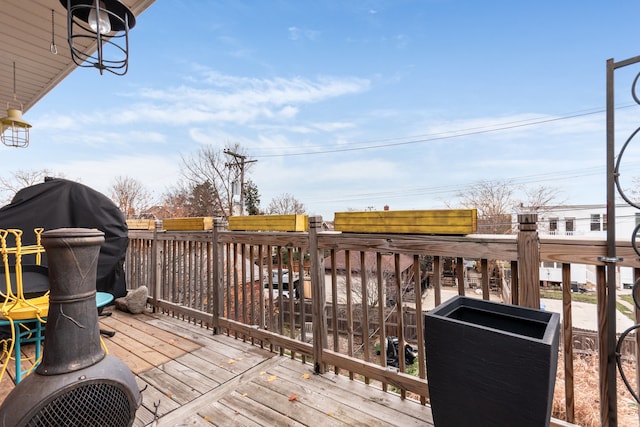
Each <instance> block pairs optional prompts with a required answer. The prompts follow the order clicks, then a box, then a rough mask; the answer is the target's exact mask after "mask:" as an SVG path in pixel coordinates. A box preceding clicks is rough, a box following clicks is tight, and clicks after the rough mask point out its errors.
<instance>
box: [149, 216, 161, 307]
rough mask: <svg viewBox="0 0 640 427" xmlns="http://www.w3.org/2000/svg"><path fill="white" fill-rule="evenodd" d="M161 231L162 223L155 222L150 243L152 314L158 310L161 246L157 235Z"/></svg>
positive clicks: (159, 221)
mask: <svg viewBox="0 0 640 427" xmlns="http://www.w3.org/2000/svg"><path fill="white" fill-rule="evenodd" d="M160 231H162V221H161V220H156V221H155V222H154V227H153V240H152V241H151V284H152V286H151V290H150V291H151V302H152V306H153V312H154V313H155V312H156V310H157V309H158V300H159V299H160V296H161V295H162V294H161V288H162V271H163V267H164V266H163V261H162V245H161V244H160V243H159V242H158V233H159V232H160Z"/></svg>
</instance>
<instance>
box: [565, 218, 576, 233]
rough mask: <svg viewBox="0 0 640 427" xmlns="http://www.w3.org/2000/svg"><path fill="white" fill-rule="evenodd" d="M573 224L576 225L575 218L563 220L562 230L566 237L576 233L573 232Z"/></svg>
mask: <svg viewBox="0 0 640 427" xmlns="http://www.w3.org/2000/svg"><path fill="white" fill-rule="evenodd" d="M575 223H576V219H575V218H565V219H564V229H565V230H566V233H567V235H569V236H571V235H573V232H574V231H576V230H575Z"/></svg>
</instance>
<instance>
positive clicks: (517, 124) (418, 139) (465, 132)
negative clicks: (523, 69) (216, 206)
mask: <svg viewBox="0 0 640 427" xmlns="http://www.w3.org/2000/svg"><path fill="white" fill-rule="evenodd" d="M636 105H637V104H628V105H622V106H619V107H616V109H617V110H620V109H623V108H629V107H633V106H636ZM605 111H606V110H605V109H597V110H583V111H578V112H575V113H569V114H567V115H564V116H560V117H553V118H545V119H539V120H534V119H526V120H517V121H513V122H505V123H502V124H499V125H497V126H495V127H489V126H482V127H476V128H467V129H461V130H454V131H447V132H440V133H436V134H427V135H416V136H408V137H397V138H387V139H380V140H371V141H366V142H353V143H341V144H340V146H341V148H334V149H330V150H316V151H302V152H297V153H282V152H280V153H278V154H262V155H254V156H253V157H260V158H268V157H293V156H311V155H318V154H330V153H343V152H350V151H364V150H375V149H379V148H389V147H397V146H402V145H412V144H420V143H424V142H432V141H440V140H446V139H452V138H460V137H464V136H472V135H481V134H487V133H493V132H500V131H504V130H510V129H516V128H522V127H528V126H536V125H540V124H546V123H552V122H557V121H562V120H571V119H575V118H578V117H585V116H590V115H595V114H601V113H604V112H605ZM405 139H409V140H408V141H398V140H405ZM392 141H397V142H392ZM358 144H373V145H365V146H360V147H353V145H358ZM345 145H349V146H346V147H345ZM316 147H324V146H316ZM287 148H289V147H280V148H272V149H273V150H283V149H287ZM305 148H306V149H309V148H313V146H311V147H305Z"/></svg>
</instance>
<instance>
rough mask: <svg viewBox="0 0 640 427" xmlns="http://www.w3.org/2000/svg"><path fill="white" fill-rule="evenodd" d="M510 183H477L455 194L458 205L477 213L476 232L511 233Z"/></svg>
mask: <svg viewBox="0 0 640 427" xmlns="http://www.w3.org/2000/svg"><path fill="white" fill-rule="evenodd" d="M514 190H515V186H514V185H513V183H512V182H511V181H487V180H482V181H478V182H477V183H475V184H472V185H471V187H469V188H467V189H466V190H465V191H461V192H459V193H458V194H456V197H457V198H458V199H459V201H460V205H461V206H463V207H464V208H467V209H477V211H478V232H480V233H490V234H508V233H510V232H511V231H512V227H511V214H512V213H513V210H514V207H515V202H514V201H513V193H514Z"/></svg>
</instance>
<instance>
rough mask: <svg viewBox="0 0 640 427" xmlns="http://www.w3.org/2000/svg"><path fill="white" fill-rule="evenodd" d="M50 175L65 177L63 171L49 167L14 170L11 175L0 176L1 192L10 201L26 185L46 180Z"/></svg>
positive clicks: (4, 198) (7, 201)
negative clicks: (59, 171) (54, 170)
mask: <svg viewBox="0 0 640 427" xmlns="http://www.w3.org/2000/svg"><path fill="white" fill-rule="evenodd" d="M48 176H53V177H57V178H64V175H63V174H61V173H55V172H52V171H50V170H48V169H42V170H38V171H36V170H17V171H15V172H12V173H11V175H10V176H9V177H0V194H2V196H1V197H2V199H3V200H4V201H5V202H6V203H9V202H10V201H11V200H12V199H13V196H15V195H16V193H17V192H18V191H20V190H21V189H23V188H25V187H30V186H32V185H35V184H39V183H41V182H44V179H45V178H46V177H48Z"/></svg>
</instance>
